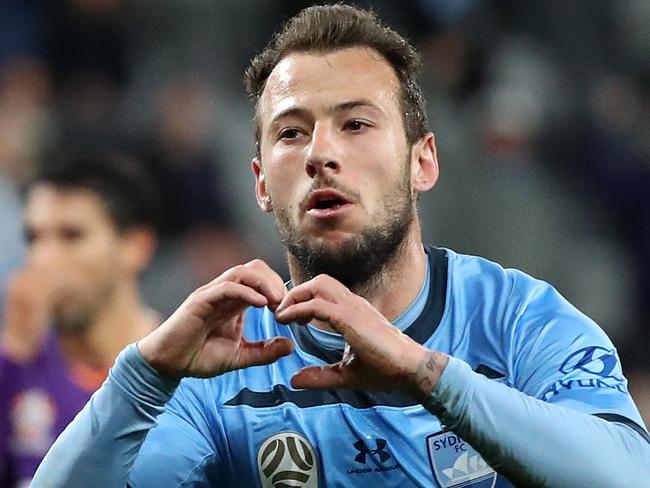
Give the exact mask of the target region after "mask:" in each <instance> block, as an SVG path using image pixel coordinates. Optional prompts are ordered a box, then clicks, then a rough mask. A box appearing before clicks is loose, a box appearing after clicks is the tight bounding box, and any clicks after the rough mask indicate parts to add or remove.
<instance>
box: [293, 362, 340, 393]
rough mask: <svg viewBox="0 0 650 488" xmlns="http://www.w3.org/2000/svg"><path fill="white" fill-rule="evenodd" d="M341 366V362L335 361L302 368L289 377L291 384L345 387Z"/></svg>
mask: <svg viewBox="0 0 650 488" xmlns="http://www.w3.org/2000/svg"><path fill="white" fill-rule="evenodd" d="M341 366H342V365H341V363H336V364H330V365H328V366H308V367H306V368H302V369H301V370H300V371H298V372H297V373H296V374H295V375H293V378H291V386H293V387H294V388H307V389H320V390H331V389H336V388H345V381H344V379H343V374H342V371H341Z"/></svg>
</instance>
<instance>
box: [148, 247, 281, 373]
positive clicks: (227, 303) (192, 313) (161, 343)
mask: <svg viewBox="0 0 650 488" xmlns="http://www.w3.org/2000/svg"><path fill="white" fill-rule="evenodd" d="M285 293H287V289H286V287H285V286H284V283H283V281H282V278H280V276H279V275H278V274H277V273H276V272H275V271H273V270H272V269H271V268H270V267H269V266H268V265H267V264H266V263H265V262H263V261H261V260H259V259H256V260H254V261H251V262H249V263H247V264H244V265H239V266H235V267H234V268H231V269H229V270H228V271H226V272H225V273H223V274H222V275H221V276H219V277H218V278H216V279H215V280H213V281H212V282H210V283H208V284H207V285H204V286H202V287H200V288H198V289H197V290H196V291H194V292H193V293H192V294H191V295H190V296H189V297H188V298H187V299H186V300H185V301H184V302H183V303H182V305H181V306H180V307H179V308H178V309H177V310H176V311H175V312H174V313H173V314H172V315H171V316H170V317H169V318H168V319H167V320H166V321H165V322H163V324H162V325H161V326H160V327H158V328H157V329H156V330H154V331H153V332H152V333H150V334H149V335H148V336H146V337H145V338H143V339H141V340H140V341H139V342H138V349H139V350H140V353H141V354H142V356H143V357H144V359H145V361H147V362H148V363H149V364H150V365H151V366H152V367H153V368H154V369H156V370H157V371H158V372H159V373H162V374H164V375H166V376H168V377H171V378H174V379H181V378H183V377H187V376H193V377H199V378H208V377H212V376H216V375H219V374H222V373H225V372H227V371H231V370H234V369H241V368H246V367H248V366H253V365H260V364H269V363H272V362H274V361H276V360H278V359H279V358H281V357H282V356H286V355H288V354H291V353H292V352H293V342H292V341H291V340H289V339H287V338H286V337H274V338H271V339H268V340H265V341H258V342H249V341H247V340H246V339H245V338H244V337H243V336H242V328H243V325H244V312H245V311H246V309H247V308H248V307H249V306H253V307H263V306H268V307H269V308H270V309H271V310H275V309H276V308H277V306H278V304H279V303H280V302H281V301H282V298H283V297H284V295H285Z"/></svg>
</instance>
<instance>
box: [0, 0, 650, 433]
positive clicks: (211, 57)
mask: <svg viewBox="0 0 650 488" xmlns="http://www.w3.org/2000/svg"><path fill="white" fill-rule="evenodd" d="M311 3H312V2H305V1H299V0H217V1H215V0H189V1H182V2H181V1H177V0H130V1H126V0H0V221H1V222H2V232H0V280H1V283H4V282H5V281H6V277H7V276H8V274H9V273H11V270H12V269H14V268H15V267H16V266H17V265H18V264H19V263H20V262H21V260H22V258H23V244H22V239H21V223H20V214H21V210H20V208H21V202H20V188H21V184H22V182H24V181H25V180H26V178H28V177H29V175H30V173H31V172H32V171H33V168H34V167H35V165H37V164H39V161H44V162H45V163H47V161H48V158H49V156H48V155H51V154H56V153H59V152H61V151H64V150H71V149H75V150H79V149H93V150H94V149H102V150H119V151H121V152H125V153H127V154H130V155H132V156H134V157H136V158H138V159H140V160H142V161H144V162H145V163H146V164H147V165H149V166H150V168H151V169H152V170H153V171H154V173H155V175H156V177H157V178H158V180H159V181H160V184H161V189H162V190H161V191H162V195H163V210H162V217H163V218H162V220H161V221H162V225H161V232H162V239H161V245H160V248H159V252H158V254H157V258H156V261H155V263H154V265H153V266H152V268H151V269H150V271H149V272H148V273H147V275H146V276H145V279H144V282H143V292H144V294H145V297H146V299H147V301H148V302H149V303H150V304H151V305H153V306H154V307H155V308H156V309H158V310H159V311H161V312H162V313H163V314H167V313H169V312H171V311H172V310H173V309H174V308H175V306H176V305H177V304H179V303H180V302H181V301H182V299H183V298H184V297H185V296H186V294H187V293H189V291H191V290H192V289H193V288H194V287H195V286H196V285H197V284H201V283H204V282H205V281H207V280H209V279H211V278H212V277H214V276H216V275H217V274H219V273H220V272H221V271H223V270H224V269H225V268H227V267H228V266H230V265H231V264H233V263H236V262H241V261H243V260H246V259H249V258H251V257H254V256H260V257H262V258H264V259H266V260H267V261H268V262H269V263H271V264H272V266H274V267H275V268H276V269H278V270H281V271H282V272H283V273H284V274H285V275H286V265H285V263H284V256H283V253H282V247H281V245H280V243H279V241H278V239H277V237H276V234H275V232H274V229H273V223H272V220H271V218H270V217H268V216H265V215H263V214H261V212H259V211H258V210H257V207H256V204H255V199H254V194H253V191H252V188H253V180H252V178H251V175H250V169H249V166H250V164H249V162H250V159H251V157H252V155H253V152H254V147H253V144H252V131H251V124H250V120H251V110H250V105H249V103H248V101H247V100H246V96H245V94H244V89H243V84H242V81H241V80H242V73H243V71H244V69H245V67H246V65H247V62H248V60H249V59H250V57H251V56H252V55H253V54H254V53H255V52H257V51H258V50H260V49H261V48H262V47H263V46H264V44H265V43H266V41H267V40H268V39H269V38H270V35H271V33H272V32H274V31H275V30H276V29H277V28H278V27H279V25H281V22H282V21H283V19H286V18H287V17H289V16H291V15H292V14H294V13H296V12H297V11H298V10H299V9H300V8H302V7H304V6H306V5H309V4H311ZM356 4H357V5H361V6H371V7H373V8H374V9H375V10H376V11H377V12H378V13H379V14H380V16H381V17H382V18H383V19H384V20H385V21H386V22H388V23H389V24H390V25H392V26H393V27H395V28H397V29H398V30H399V31H400V32H402V33H405V34H406V35H407V36H408V37H409V39H410V40H411V41H412V42H413V43H415V44H416V45H417V46H418V48H419V49H420V52H421V53H422V55H423V61H424V69H423V74H422V84H423V88H424V91H425V94H426V96H427V98H428V113H429V117H430V126H431V128H432V129H433V130H434V132H435V133H436V136H437V142H438V148H439V159H440V165H441V178H440V182H439V184H438V185H437V187H436V188H434V190H433V191H432V192H430V193H429V194H427V195H425V196H423V198H422V200H421V214H422V221H423V225H424V233H425V238H426V240H427V241H428V242H430V243H435V244H437V245H442V246H447V247H451V248H453V249H455V250H457V251H461V252H467V253H471V254H479V255H483V256H486V257H488V258H490V259H493V260H496V261H498V262H500V263H502V264H504V265H507V266H514V267H518V268H521V269H523V270H525V271H527V272H529V273H530V274H532V275H534V276H537V277H540V278H543V279H546V280H548V281H550V282H551V283H553V284H554V285H555V286H556V287H557V288H558V289H559V290H560V291H561V292H562V293H563V294H564V295H565V296H566V297H568V298H569V300H571V301H572V302H573V303H574V304H575V305H577V306H578V307H579V308H580V309H581V310H583V311H584V312H586V313H587V314H588V315H590V316H591V317H593V318H594V319H595V320H596V321H597V322H599V323H600V324H601V326H602V327H603V328H604V329H605V330H606V331H607V332H608V333H609V334H610V336H611V337H612V339H613V340H614V342H615V344H616V346H617V347H618V349H619V352H620V353H621V355H622V356H623V363H624V366H625V368H626V372H627V374H628V377H629V378H630V380H631V389H632V391H633V393H634V395H635V398H636V400H637V402H638V403H639V405H640V407H641V409H642V411H643V414H644V416H645V419H646V422H648V421H650V29H648V25H650V2H648V1H647V0H622V1H618V0H609V1H605V0H573V1H570V2H566V1H563V0H549V1H544V2H541V1H535V0H533V1H526V2H521V1H518V0H493V1H490V0H402V1H399V2H398V1H394V0H383V1H380V0H377V1H361V0H360V1H358V2H356Z"/></svg>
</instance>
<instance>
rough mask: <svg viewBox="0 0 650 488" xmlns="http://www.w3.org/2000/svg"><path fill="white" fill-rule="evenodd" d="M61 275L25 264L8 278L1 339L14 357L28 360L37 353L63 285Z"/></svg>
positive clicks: (41, 267)
mask: <svg viewBox="0 0 650 488" xmlns="http://www.w3.org/2000/svg"><path fill="white" fill-rule="evenodd" d="M62 276H63V274H62V273H58V272H57V270H54V269H52V268H51V267H49V268H48V267H43V266H36V265H27V266H25V267H23V268H21V269H19V270H18V271H16V272H15V273H14V274H13V275H12V276H11V277H10V278H9V281H8V283H7V292H6V297H5V313H4V326H3V328H2V340H1V343H2V348H3V350H4V352H5V354H7V355H8V356H9V357H10V358H11V359H13V360H14V361H18V362H24V361H29V360H30V359H32V358H33V357H34V356H35V355H36V354H38V352H39V350H40V348H41V345H42V342H43V339H44V337H45V335H46V333H47V330H48V326H49V324H50V321H51V314H52V307H53V305H54V302H55V301H56V298H57V293H59V292H60V291H61V289H62V286H63V282H62V279H61V277H62Z"/></svg>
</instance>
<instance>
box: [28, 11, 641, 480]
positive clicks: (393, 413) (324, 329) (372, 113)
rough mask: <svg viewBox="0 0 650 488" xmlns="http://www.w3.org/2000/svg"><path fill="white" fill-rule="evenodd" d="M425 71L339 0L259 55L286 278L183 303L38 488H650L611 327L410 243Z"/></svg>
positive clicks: (255, 264)
mask: <svg viewBox="0 0 650 488" xmlns="http://www.w3.org/2000/svg"><path fill="white" fill-rule="evenodd" d="M418 66H419V63H418V56H417V54H416V52H415V51H414V49H413V48H412V47H411V46H410V45H409V44H408V43H407V42H406V41H405V40H404V39H403V38H402V37H401V36H400V35H399V34H397V33H396V32H394V31H392V30H390V29H388V28H386V27H385V26H383V25H381V24H380V23H379V22H378V21H377V19H376V18H375V17H374V16H373V15H372V14H370V13H368V12H366V11H363V10H359V9H355V8H353V7H349V6H343V5H334V6H319V7H311V8H308V9H306V10H304V11H302V12H301V13H300V14H299V15H297V16H296V17H294V18H292V19H291V20H290V21H289V22H288V23H287V25H286V26H285V28H284V29H283V31H282V32H281V33H280V34H279V35H278V36H277V37H276V38H275V39H274V40H273V41H272V43H271V44H270V45H269V46H268V47H267V49H266V50H264V51H263V52H262V53H260V54H259V55H258V56H257V57H256V58H255V59H254V60H253V61H252V63H251V66H250V68H249V70H248V72H247V76H246V79H247V82H248V88H249V91H250V93H251V95H252V96H253V99H254V101H255V103H256V129H257V130H256V139H257V157H256V158H255V159H254V160H253V162H252V168H253V172H254V175H255V182H256V196H257V201H258V204H259V206H260V208H261V209H262V210H263V211H265V212H269V213H273V214H274V217H275V221H276V225H277V228H278V230H279V232H280V235H281V237H282V239H283V242H284V244H285V246H286V248H287V252H288V261H289V267H290V271H291V278H292V281H291V282H290V283H289V284H288V285H286V286H285V284H284V283H283V281H282V279H281V277H280V276H279V275H278V274H277V273H276V272H275V271H274V270H272V269H271V268H270V267H269V266H268V265H267V264H266V263H264V262H262V261H252V262H250V263H248V264H246V265H242V266H236V267H234V268H231V269H230V270H228V271H226V272H225V273H223V274H222V275H221V276H219V277H217V278H216V279H214V280H213V281H212V282H210V283H208V284H206V285H205V286H202V287H200V288H199V289H197V290H196V291H195V292H194V293H192V295H190V297H189V298H188V299H187V300H186V301H185V302H184V303H183V304H182V305H181V306H180V307H179V308H178V309H177V310H176V312H174V314H172V316H171V317H170V318H169V319H168V320H167V321H166V322H164V323H163V324H162V325H161V326H160V327H159V328H157V329H156V330H155V331H154V332H152V333H151V334H149V335H148V336H146V337H145V338H143V339H141V340H140V341H139V342H138V343H137V344H131V345H129V346H128V347H127V348H126V349H125V350H124V351H123V353H121V354H120V356H119V358H118V360H117V362H116V365H115V367H114V368H113V369H112V372H111V374H110V376H109V379H108V381H107V382H106V383H105V384H104V385H103V386H102V388H101V389H100V390H99V391H98V392H97V393H96V394H95V396H94V397H93V399H92V400H91V402H89V404H88V405H87V407H86V408H85V409H84V411H83V412H82V413H81V414H80V415H79V416H78V417H77V418H76V419H75V421H74V422H72V424H70V426H69V427H68V428H67V429H66V431H65V432H64V433H63V434H62V435H61V436H60V437H59V439H58V440H57V442H56V443H55V444H54V446H53V447H52V449H51V450H50V452H49V453H48V455H47V456H46V458H45V460H44V461H43V463H42V464H41V466H40V468H39V470H38V472H37V474H36V477H35V479H34V485H33V486H34V487H35V488H39V487H46V486H47V487H60V488H64V487H65V488H71V487H79V488H82V487H83V488H88V487H93V488H99V487H106V488H115V487H123V486H125V485H127V486H131V487H133V488H145V487H152V486H155V487H157V488H160V487H169V488H172V487H180V486H195V487H198V486H201V487H208V486H246V487H248V486H262V487H264V488H270V487H273V488H279V487H289V486H291V487H296V488H298V487H300V488H318V487H330V486H338V487H341V486H346V487H347V486H364V487H366V486H391V487H395V486H399V487H407V486H419V487H430V486H435V487H443V488H456V487H457V488H460V487H464V488H494V487H498V488H506V487H512V486H521V487H549V488H551V487H552V488H563V487H566V488H597V487H607V488H609V487H613V486H616V487H621V488H622V487H625V488H628V487H629V488H632V487H634V488H638V487H640V486H642V487H644V488H647V487H649V486H650V465H649V464H648V458H649V457H650V437H649V436H648V433H647V431H646V429H645V426H644V425H643V421H642V420H641V417H640V415H639V412H638V410H637V408H636V406H635V404H634V402H633V400H632V398H631V397H630V395H629V392H628V391H627V382H626V380H625V378H624V377H623V373H622V371H621V366H620V361H619V359H618V356H617V353H616V350H615V349H614V346H613V345H612V343H611V342H610V340H609V339H608V338H607V336H606V335H605V334H604V333H603V332H602V330H601V329H600V328H599V327H598V326H597V325H596V324H595V323H594V322H593V321H592V320H590V319H589V318H587V317H586V316H584V315H583V314H581V313H580V312H579V311H578V310H576V309H575V307H573V306H572V305H571V304H569V303H568V302H567V301H566V300H565V299H564V298H563V297H562V296H561V295H560V294H559V293H558V292H557V291H556V290H555V289H554V288H553V287H551V286H550V285H549V284H547V283H545V282H542V281H540V280H536V279H534V278H532V277H530V276H529V275H526V274H525V273H523V272H520V271H517V270H513V269H504V268H503V267H501V266H499V265H498V264H496V263H493V262H490V261H488V260H485V259H482V258H479V257H475V256H468V255H463V254H458V253H455V252H453V251H451V250H448V249H441V248H435V247H429V246H425V245H423V243H422V237H421V231H420V221H419V217H418V214H417V201H418V195H419V193H421V192H425V191H428V190H430V189H431V188H432V187H433V186H434V185H435V184H436V182H437V178H438V161H437V156H436V147H435V143H434V138H433V134H432V133H431V132H429V130H428V128H427V122H426V117H425V116H424V110H423V104H424V103H423V99H422V95H421V92H420V89H419V85H418V83H417V69H418ZM183 378H185V379H184V380H183V381H180V380H181V379H183ZM205 378H207V379H205Z"/></svg>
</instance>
